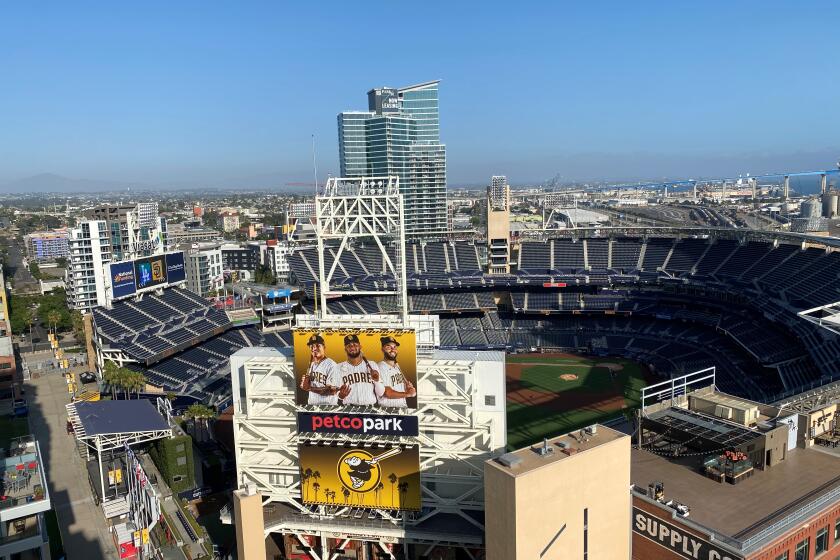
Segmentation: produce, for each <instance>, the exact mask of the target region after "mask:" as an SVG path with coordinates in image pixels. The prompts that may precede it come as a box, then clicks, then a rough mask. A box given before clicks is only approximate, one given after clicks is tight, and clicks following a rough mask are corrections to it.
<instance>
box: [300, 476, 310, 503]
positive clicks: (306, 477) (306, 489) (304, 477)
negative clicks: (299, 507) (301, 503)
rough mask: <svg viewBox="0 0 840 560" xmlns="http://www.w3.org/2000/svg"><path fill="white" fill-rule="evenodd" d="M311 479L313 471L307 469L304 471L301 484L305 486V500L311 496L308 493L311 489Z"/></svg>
mask: <svg viewBox="0 0 840 560" xmlns="http://www.w3.org/2000/svg"><path fill="white" fill-rule="evenodd" d="M310 478H312V469H306V470H305V471H303V474H301V475H300V482H301V484H303V496H302V497H303V499H304V500H305V499H306V495H307V494H309V492H308V490H309V487H308V486H307V485H308V484H309V479H310Z"/></svg>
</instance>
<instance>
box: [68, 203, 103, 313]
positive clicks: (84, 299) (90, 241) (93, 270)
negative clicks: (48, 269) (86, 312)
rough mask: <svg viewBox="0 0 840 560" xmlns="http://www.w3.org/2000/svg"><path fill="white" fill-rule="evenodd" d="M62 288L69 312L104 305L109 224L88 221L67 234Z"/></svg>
mask: <svg viewBox="0 0 840 560" xmlns="http://www.w3.org/2000/svg"><path fill="white" fill-rule="evenodd" d="M69 246H70V256H69V258H68V260H67V271H66V277H65V285H66V286H67V305H68V306H69V307H70V308H71V309H80V310H81V309H91V308H93V307H97V306H101V305H105V272H104V271H105V265H106V264H107V263H109V262H111V261H112V260H113V254H112V252H111V236H110V234H109V231H108V222H106V221H105V220H90V221H87V222H81V223H80V224H79V225H78V226H77V227H74V228H72V229H71V230H70V237H69Z"/></svg>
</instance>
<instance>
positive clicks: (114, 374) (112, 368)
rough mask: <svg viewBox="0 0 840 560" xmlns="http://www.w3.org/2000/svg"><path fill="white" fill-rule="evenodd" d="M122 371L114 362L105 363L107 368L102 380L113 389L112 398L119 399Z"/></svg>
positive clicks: (103, 372) (104, 369) (104, 370)
mask: <svg viewBox="0 0 840 560" xmlns="http://www.w3.org/2000/svg"><path fill="white" fill-rule="evenodd" d="M121 369H122V368H120V367H119V366H117V364H115V363H114V362H105V367H104V368H103V371H102V380H103V381H104V382H105V385H107V386H108V388H110V389H111V398H112V399H114V400H116V399H117V388H118V387H119V386H120V382H121V380H120V378H121V376H122V373H121Z"/></svg>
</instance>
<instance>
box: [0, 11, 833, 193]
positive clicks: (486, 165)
mask: <svg viewBox="0 0 840 560" xmlns="http://www.w3.org/2000/svg"><path fill="white" fill-rule="evenodd" d="M310 4H312V5H310ZM838 16H840V4H838V3H837V2H808V3H791V2H787V3H774V2H695V3H687V2H661V3H654V2H651V3H631V2H615V3H611V2H575V3H573V2H552V3H536V2H535V3H524V2H518V3H511V2H505V3H498V4H494V3H492V2H489V3H488V2H485V3H472V4H466V3H463V4H462V3H457V2H451V1H450V2H427V1H423V2H411V3H408V2H404V3H397V2H391V3H373V2H368V3H350V2H335V3H332V2H317V3H314V2H313V3H306V2H289V3H281V2H207V1H204V2H143V3H139V2H137V3H115V2H101V3H85V2H62V3H58V2H56V3H53V4H50V3H38V4H37V5H35V3H32V2H14V3H6V4H5V5H4V7H3V8H2V12H1V13H0V162H2V163H0V182H3V181H9V180H13V179H16V178H20V177H25V176H28V175H34V174H37V173H44V172H51V173H57V174H61V175H66V176H69V177H84V178H89V179H106V180H114V181H132V182H141V183H146V184H159V183H164V184H169V183H176V182H185V183H206V184H223V183H225V182H230V181H233V182H236V181H239V180H240V179H243V178H250V179H248V180H254V181H257V182H259V181H260V180H265V181H267V182H271V183H273V184H278V185H279V184H282V183H283V182H285V181H309V180H311V176H312V171H311V153H310V149H311V144H310V136H311V134H315V135H316V138H317V144H318V158H317V159H318V170H319V175H321V176H322V177H323V176H325V175H326V174H327V173H329V172H332V173H337V171H338V162H337V147H336V125H335V116H336V113H338V112H339V111H342V110H346V109H363V108H365V105H366V98H365V92H366V91H367V90H368V89H370V88H371V87H374V86H380V85H392V86H402V85H407V84H411V83H416V82H422V81H426V80H429V79H436V78H439V79H441V80H442V84H441V93H440V95H441V121H442V122H441V136H442V139H443V141H444V142H445V143H446V144H447V150H448V153H447V157H448V175H449V182H450V185H458V184H464V183H481V182H482V181H486V180H487V179H488V178H489V177H490V176H491V175H493V174H507V175H508V176H509V177H510V178H511V180H512V182H513V183H522V182H528V181H537V180H541V179H545V178H549V177H552V176H554V175H555V174H560V175H561V176H562V177H564V178H566V179H590V178H640V177H644V178H653V177H662V176H697V175H700V174H705V175H721V174H732V173H739V172H752V173H759V172H766V171H777V170H793V169H805V168H809V169H811V168H827V167H829V166H833V162H835V161H836V160H837V157H838V156H840V139H838V131H839V130H840V126H838V125H840V102H839V101H840V87H838V86H840V55H838V53H840V38H838V26H837V24H836V22H837V21H838ZM243 180H244V179H243Z"/></svg>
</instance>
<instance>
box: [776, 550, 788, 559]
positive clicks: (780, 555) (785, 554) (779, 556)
mask: <svg viewBox="0 0 840 560" xmlns="http://www.w3.org/2000/svg"><path fill="white" fill-rule="evenodd" d="M776 560H788V553H787V551H784V552H782V553H781V554H779V555H778V556H776Z"/></svg>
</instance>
